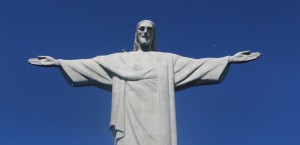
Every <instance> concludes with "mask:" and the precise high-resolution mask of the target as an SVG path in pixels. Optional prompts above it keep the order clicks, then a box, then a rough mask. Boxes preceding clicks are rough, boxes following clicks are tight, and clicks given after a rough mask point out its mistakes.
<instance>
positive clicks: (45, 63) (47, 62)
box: [27, 56, 60, 67]
mask: <svg viewBox="0 0 300 145" xmlns="http://www.w3.org/2000/svg"><path fill="white" fill-rule="evenodd" d="M27 62H28V63H29V64H31V65H36V66H42V67H53V66H56V67H57V66H60V63H59V61H58V60H56V59H54V58H53V57H51V56H38V57H37V58H30V59H28V60H27Z"/></svg>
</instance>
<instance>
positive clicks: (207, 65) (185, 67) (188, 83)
mask: <svg viewBox="0 0 300 145" xmlns="http://www.w3.org/2000/svg"><path fill="white" fill-rule="evenodd" d="M259 56H260V53H258V52H254V53H251V52H250V51H243V52H238V53H236V54H235V55H233V56H226V57H221V58H204V59H193V58H187V57H178V58H177V59H176V61H175V64H174V77H175V90H176V91H179V90H183V89H185V88H188V87H192V86H198V85H210V84H218V83H220V82H222V81H223V80H224V78H225V77H226V74H227V72H228V70H229V66H230V64H232V63H244V62H248V61H252V60H254V59H256V58H258V57H259Z"/></svg>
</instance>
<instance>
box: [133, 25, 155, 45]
mask: <svg viewBox="0 0 300 145" xmlns="http://www.w3.org/2000/svg"><path fill="white" fill-rule="evenodd" d="M153 33H154V30H153V25H152V24H151V23H150V22H147V21H145V22H143V23H141V24H140V26H139V27H138V35H137V40H138V42H139V44H140V45H141V46H149V45H151V43H152V41H153Z"/></svg>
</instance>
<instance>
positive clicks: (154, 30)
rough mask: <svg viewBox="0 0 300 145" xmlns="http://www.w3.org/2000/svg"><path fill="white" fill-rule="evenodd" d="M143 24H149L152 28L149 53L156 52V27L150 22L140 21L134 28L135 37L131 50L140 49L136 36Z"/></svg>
mask: <svg viewBox="0 0 300 145" xmlns="http://www.w3.org/2000/svg"><path fill="white" fill-rule="evenodd" d="M144 22H149V23H151V24H152V26H153V40H152V44H151V51H156V27H155V24H154V23H153V22H152V21H150V20H142V21H140V22H139V23H138V25H137V26H136V29H135V36H134V48H133V51H138V50H139V49H140V48H141V46H140V43H139V42H138V40H137V36H138V30H139V27H140V25H141V24H142V23H144Z"/></svg>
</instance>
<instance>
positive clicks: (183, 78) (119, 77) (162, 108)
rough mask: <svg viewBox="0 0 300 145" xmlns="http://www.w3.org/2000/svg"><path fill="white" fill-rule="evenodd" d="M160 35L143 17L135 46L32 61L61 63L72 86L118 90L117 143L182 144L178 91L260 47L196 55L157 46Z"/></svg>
mask: <svg viewBox="0 0 300 145" xmlns="http://www.w3.org/2000/svg"><path fill="white" fill-rule="evenodd" d="M155 38H156V27H155V25H154V23H153V22H152V21H150V20H143V21H141V22H139V23H138V25H137V28H136V32H135V40H134V49H133V51H132V52H122V53H115V54H110V55H105V56H97V57H95V58H92V59H78V60H63V59H54V58H52V57H50V56H39V57H38V58H31V59H29V60H28V62H29V63H30V64H32V65H37V66H55V67H58V68H60V70H61V71H62V73H63V75H64V76H65V78H66V80H67V81H68V82H69V83H70V84H71V85H72V86H75V87H82V86H96V87H99V88H101V89H104V90H107V91H110V92H112V110H111V111H112V112H111V122H110V129H111V131H112V132H113V135H114V137H115V145H177V133H176V117H175V115H176V113H175V100H174V96H175V95H174V93H175V91H180V90H183V89H186V88H189V87H192V86H199V85H209V84H217V83H220V82H221V81H222V80H223V79H224V77H225V75H226V73H227V71H228V69H229V65H230V64H232V63H243V62H248V61H251V60H254V59H256V58H258V57H259V56H260V53H259V52H254V53H253V52H250V51H243V52H239V53H236V54H235V55H233V56H226V57H222V58H204V59H193V58H187V57H182V56H179V55H176V54H172V53H163V52H156V45H155V44H156V39H155Z"/></svg>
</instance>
